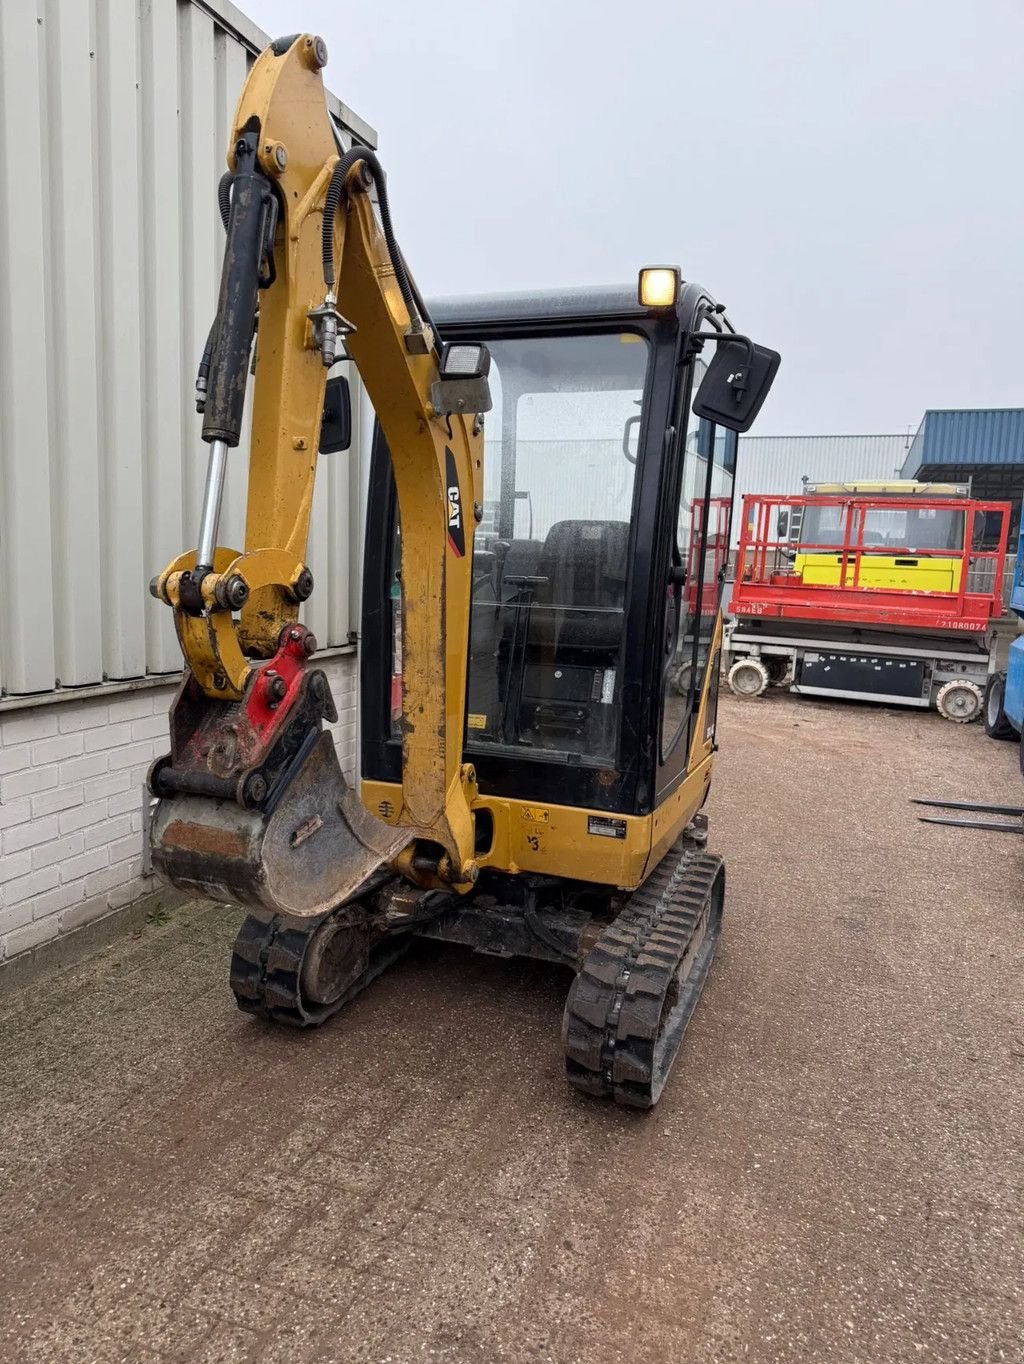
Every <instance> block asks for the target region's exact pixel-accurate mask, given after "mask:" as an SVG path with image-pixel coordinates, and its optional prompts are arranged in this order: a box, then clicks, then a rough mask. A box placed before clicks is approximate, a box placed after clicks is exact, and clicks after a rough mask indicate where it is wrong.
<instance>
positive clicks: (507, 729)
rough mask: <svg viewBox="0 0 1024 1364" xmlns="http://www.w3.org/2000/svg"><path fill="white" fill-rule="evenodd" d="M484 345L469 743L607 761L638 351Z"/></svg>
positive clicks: (547, 340)
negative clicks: (487, 355)
mask: <svg viewBox="0 0 1024 1364" xmlns="http://www.w3.org/2000/svg"><path fill="white" fill-rule="evenodd" d="M488 344H489V346H490V350H491V357H492V359H491V392H492V395H493V399H494V408H493V410H492V411H491V412H490V413H488V415H487V418H486V427H485V441H484V505H483V519H482V521H481V523H480V525H479V526H478V528H477V533H476V541H475V552H474V556H473V604H472V614H471V627H470V667H469V701H468V707H467V711H468V713H467V734H466V742H467V747H468V748H471V749H472V748H477V749H481V750H483V749H485V748H486V749H489V750H500V749H502V748H505V749H514V750H515V751H516V752H517V753H522V752H523V751H524V750H530V751H532V752H533V753H535V754H536V755H537V756H538V757H542V758H546V759H548V760H554V761H561V762H578V763H585V764H593V765H598V766H608V765H610V764H612V763H613V762H614V760H615V752H616V745H617V739H618V733H619V714H620V710H621V700H622V698H621V691H622V684H621V677H622V649H623V636H624V629H625V606H626V586H627V576H628V564H629V535H630V520H631V516H632V506H633V490H634V473H635V461H636V452H637V449H638V447H639V439H638V435H639V429H640V422H641V419H642V417H643V412H644V408H643V402H644V386H645V378H646V374H647V367H648V344H647V342H646V340H645V338H644V337H643V336H641V335H639V334H637V333H635V332H609V333H602V334H597V335H587V336H561V337H557V336H556V337H553V336H539V337H529V338H517V339H514V340H492V341H489V343H488Z"/></svg>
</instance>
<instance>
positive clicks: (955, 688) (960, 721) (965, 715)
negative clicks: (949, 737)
mask: <svg viewBox="0 0 1024 1364" xmlns="http://www.w3.org/2000/svg"><path fill="white" fill-rule="evenodd" d="M935 709H936V710H937V711H938V712H939V714H940V715H941V716H942V718H943V719H944V720H952V721H953V723H954V724H957V725H969V724H970V723H971V721H972V720H977V718H978V716H979V715H980V714H981V712H982V695H981V688H980V687H976V686H975V685H974V683H973V682H967V681H961V680H960V679H959V678H957V679H956V680H954V681H953V682H947V683H946V685H945V686H944V687H940V688H939V694H938V696H936V698H935Z"/></svg>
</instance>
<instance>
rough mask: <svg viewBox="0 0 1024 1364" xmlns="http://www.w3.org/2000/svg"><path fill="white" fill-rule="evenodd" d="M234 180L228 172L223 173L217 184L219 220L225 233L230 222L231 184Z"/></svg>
mask: <svg viewBox="0 0 1024 1364" xmlns="http://www.w3.org/2000/svg"><path fill="white" fill-rule="evenodd" d="M234 178H235V177H234V176H233V175H232V174H231V172H230V171H225V172H224V174H223V175H222V176H221V177H220V180H218V182H217V207H218V208H219V209H220V220H221V222H222V223H223V224H224V231H225V232H226V231H227V230H228V223H230V221H231V182H232V180H233V179H234Z"/></svg>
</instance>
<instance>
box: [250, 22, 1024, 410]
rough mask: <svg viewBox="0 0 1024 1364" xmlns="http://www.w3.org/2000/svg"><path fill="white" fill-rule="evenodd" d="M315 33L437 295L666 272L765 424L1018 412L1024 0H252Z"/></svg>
mask: <svg viewBox="0 0 1024 1364" xmlns="http://www.w3.org/2000/svg"><path fill="white" fill-rule="evenodd" d="M239 3H240V4H241V7H242V8H243V9H244V10H245V11H246V13H248V14H249V15H250V16H251V17H252V18H253V19H254V20H255V21H256V22H257V23H259V24H260V26H261V27H262V28H264V29H265V30H266V31H267V32H268V33H270V34H271V36H276V35H278V34H282V33H289V32H295V31H297V30H303V29H308V30H312V31H314V32H318V33H320V34H322V36H323V37H324V38H325V39H326V41H327V46H328V50H329V52H330V62H329V64H328V67H327V71H326V76H327V84H328V87H329V88H330V89H331V90H333V91H334V93H335V94H336V95H338V97H339V98H340V99H342V100H343V101H344V102H345V103H346V104H348V105H349V106H350V107H351V108H353V109H354V110H355V111H356V112H357V113H358V114H360V115H361V117H363V118H364V119H366V120H367V121H368V122H369V123H370V124H372V125H373V126H374V127H375V128H376V129H377V131H378V134H379V137H380V155H381V159H382V161H383V163H384V167H385V169H386V170H387V172H388V189H389V194H390V197H391V202H392V208H393V212H394V217H395V225H396V232H397V235H398V239H399V241H400V242H401V244H402V249H403V251H404V253H405V255H406V257H407V259H408V261H409V263H410V265H411V267H412V269H413V271H414V273H415V275H416V277H417V280H418V281H419V283H420V286H421V288H422V289H423V291H424V292H425V293H427V294H428V295H431V294H447V293H463V292H465V293H473V292H485V291H488V290H502V289H517V288H530V287H550V286H558V285H564V284H597V283H618V282H623V281H628V280H630V279H632V278H633V277H634V276H635V274H636V271H637V268H638V267H639V266H640V265H642V264H644V263H661V262H668V263H676V264H678V265H680V266H681V267H682V271H683V277H684V278H687V279H695V280H699V281H700V282H701V283H702V284H704V285H706V286H707V287H708V288H709V289H710V290H711V291H712V293H714V294H715V295H716V296H717V297H718V298H719V299H721V300H723V301H724V302H725V303H727V304H728V306H729V310H730V314H731V316H732V318H733V320H734V322H735V323H736V325H737V326H738V327H740V328H741V329H742V330H745V331H748V332H750V333H751V334H752V335H753V336H754V338H755V339H756V340H759V341H762V342H764V343H765V344H767V345H771V346H774V347H775V348H776V349H778V350H780V351H781V352H782V368H781V370H780V372H779V376H778V379H777V380H776V383H775V388H774V390H773V392H772V394H771V396H770V397H769V399H768V402H767V403H766V404H765V407H764V409H763V410H762V413H761V416H760V417H759V419H758V424H757V427H756V431H757V432H758V433H760V434H762V435H772V434H789V433H844V432H883V431H903V430H905V429H906V428H907V426H908V425H909V426H912V427H914V428H916V426H917V424H918V422H919V420H920V417H921V414H922V412H923V411H924V409H925V408H927V407H990V406H992V407H1008V406H1021V405H1024V378H1022V362H1021V350H1022V347H1021V334H1022V328H1024V283H1022V278H1024V233H1022V224H1024V174H1022V164H1024V155H1022V152H1024V76H1022V65H1021V61H1022V53H1024V0H703V3H699V4H698V3H692V2H691V0H675V2H674V3H673V0H615V2H614V3H613V2H612V0H490V2H489V0H239Z"/></svg>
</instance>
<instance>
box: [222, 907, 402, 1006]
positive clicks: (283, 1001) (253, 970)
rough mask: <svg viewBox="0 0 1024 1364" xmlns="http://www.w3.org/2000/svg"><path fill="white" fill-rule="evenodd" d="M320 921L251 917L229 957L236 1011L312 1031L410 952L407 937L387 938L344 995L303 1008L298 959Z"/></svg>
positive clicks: (300, 957)
mask: <svg viewBox="0 0 1024 1364" xmlns="http://www.w3.org/2000/svg"><path fill="white" fill-rule="evenodd" d="M321 922H322V920H320V919H315V920H311V921H310V923H309V926H308V927H306V928H300V927H296V926H295V924H294V923H290V922H289V921H287V920H285V919H284V918H282V916H281V915H279V914H275V915H274V916H273V918H271V919H264V918H260V917H259V916H258V915H255V914H250V915H248V916H247V918H246V919H245V921H244V923H243V924H242V926H241V928H240V929H239V930H238V936H237V937H236V939H235V942H234V947H233V948H232V953H231V989H232V990H233V991H234V995H235V1001H236V1003H237V1004H238V1007H239V1008H240V1009H243V1010H244V1011H245V1012H246V1013H251V1014H257V1015H259V1017H261V1018H265V1019H268V1020H270V1021H271V1022H274V1023H285V1024H287V1025H288V1026H290V1027H293V1028H315V1027H318V1026H319V1025H320V1024H321V1023H325V1022H326V1021H327V1019H329V1018H331V1017H332V1016H333V1015H334V1014H336V1013H337V1012H338V1011H339V1009H343V1008H344V1007H345V1005H346V1004H348V1002H349V1001H350V1000H351V999H354V998H355V996H356V995H357V994H359V992H360V991H361V990H364V989H365V988H366V986H367V985H369V984H370V982H371V981H372V980H375V979H376V977H377V976H379V975H380V973H381V972H382V971H384V970H385V969H386V968H387V967H389V966H390V965H391V963H392V962H393V961H397V959H398V958H399V957H400V956H401V955H402V953H403V952H405V950H406V949H407V948H408V946H409V942H410V939H409V937H408V936H404V935H403V936H401V937H399V936H395V937H391V938H386V939H384V940H383V941H382V942H380V943H378V944H377V945H376V946H375V947H373V948H371V950H370V964H369V966H368V967H367V968H366V970H365V971H364V972H363V974H362V975H361V976H359V977H357V978H356V980H355V981H353V983H352V984H351V985H350V986H349V988H348V989H347V990H346V991H345V993H344V994H343V995H341V996H340V997H339V998H338V999H336V1000H334V1001H332V1003H330V1004H315V1005H307V1004H306V1003H305V1002H304V1001H303V999H302V991H301V988H300V980H301V977H302V959H303V957H304V956H305V953H306V948H307V947H308V946H309V943H310V940H311V939H312V937H313V934H314V933H315V932H316V930H317V928H319V926H320V924H321Z"/></svg>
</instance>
